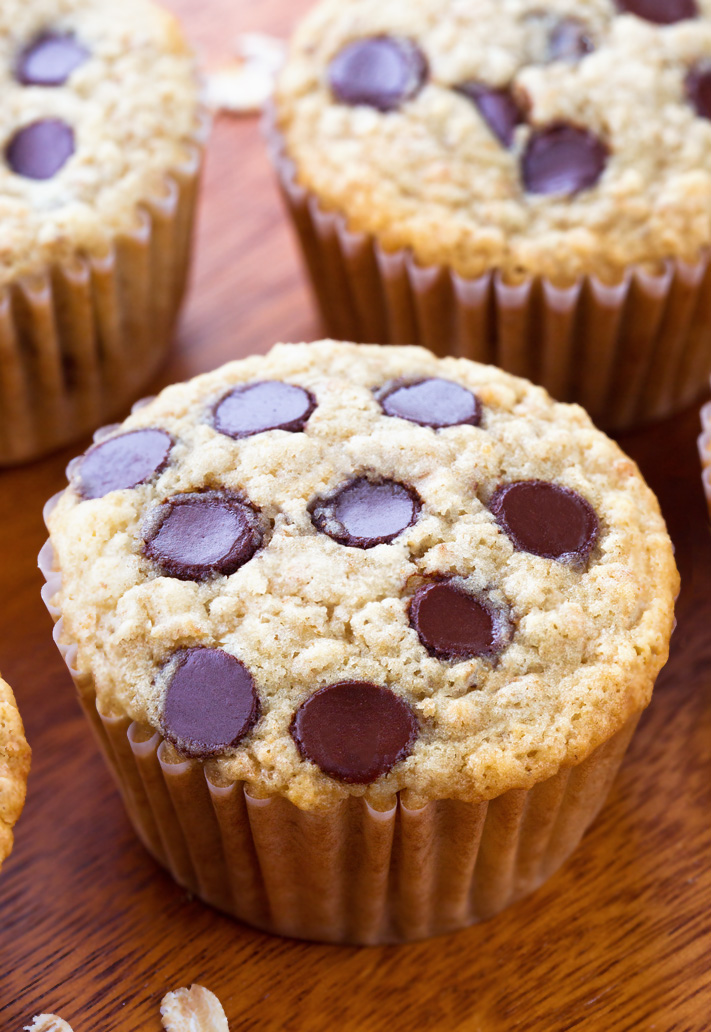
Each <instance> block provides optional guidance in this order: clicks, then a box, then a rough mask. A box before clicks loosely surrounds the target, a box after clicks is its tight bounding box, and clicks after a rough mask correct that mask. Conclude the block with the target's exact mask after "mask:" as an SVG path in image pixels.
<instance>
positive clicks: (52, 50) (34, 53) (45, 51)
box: [15, 32, 89, 86]
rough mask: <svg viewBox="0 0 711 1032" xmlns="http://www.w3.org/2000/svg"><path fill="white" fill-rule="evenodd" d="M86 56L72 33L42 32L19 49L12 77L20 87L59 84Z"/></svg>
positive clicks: (84, 48)
mask: <svg viewBox="0 0 711 1032" xmlns="http://www.w3.org/2000/svg"><path fill="white" fill-rule="evenodd" d="M88 57H89V51H88V50H87V49H86V47H83V46H82V45H81V43H79V42H78V40H76V39H75V38H74V36H67V35H60V34H59V33H58V32H45V33H43V34H42V35H41V36H38V37H37V39H35V40H34V42H32V43H30V45H29V46H28V47H26V48H25V49H24V50H23V51H22V53H21V54H20V57H19V59H18V62H17V68H16V70H15V76H16V78H17V80H18V82H21V83H22V85H23V86H62V85H63V83H65V82H66V81H67V79H68V78H69V76H70V75H71V74H72V72H73V71H74V70H75V69H76V68H78V67H79V65H82V64H84V62H85V61H86V59H87V58H88Z"/></svg>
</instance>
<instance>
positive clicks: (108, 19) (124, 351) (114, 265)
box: [0, 0, 204, 464]
mask: <svg viewBox="0 0 711 1032" xmlns="http://www.w3.org/2000/svg"><path fill="white" fill-rule="evenodd" d="M0 82H1V83H2V90H3V100H4V103H3V109H2V113H1V114H0V215H1V217H2V226H3V230H2V238H1V239H0V464H9V463H14V462H19V461H23V460H26V459H29V458H33V457H35V456H37V455H39V454H41V453H42V452H45V451H49V450H50V449H52V448H56V447H58V446H60V445H62V444H64V443H66V442H67V441H68V440H71V439H72V438H73V437H77V436H79V435H81V434H83V433H86V432H87V431H89V430H93V429H95V427H96V426H97V425H98V424H99V423H100V422H101V421H102V420H103V421H105V420H106V418H107V417H108V416H111V415H113V414H115V413H116V412H117V411H119V412H120V411H125V408H126V406H127V405H128V403H129V402H130V401H131V400H133V398H135V396H136V394H137V393H138V392H139V391H140V390H141V388H142V387H143V386H144V385H145V382H146V380H147V379H148V378H149V377H150V376H151V375H152V373H153V372H154V371H155V369H156V368H157V366H158V364H159V362H160V361H161V359H162V358H163V356H164V354H165V351H166V348H167V345H168V343H169V339H170V335H171V331H172V328H173V324H174V321H175V317H176V313H177V310H178V307H179V303H180V299H181V297H182V294H183V290H184V286H185V278H186V273H187V267H188V258H189V251H190V236H191V225H192V216H193V208H194V200H195V192H196V187H197V177H198V171H199V166H200V148H201V141H202V138H203V136H204V120H203V116H202V114H201V112H200V107H199V96H198V91H199V84H198V80H197V75H196V70H195V64H194V59H193V56H192V54H191V52H190V50H189V48H188V46H187V44H186V42H185V40H184V39H183V36H182V34H181V31H180V29H179V27H178V25H177V23H176V21H175V20H174V18H173V17H172V16H171V15H169V14H168V13H167V12H165V11H163V10H161V9H160V8H158V7H156V6H154V5H153V4H151V3H149V2H147V0H126V2H125V3H121V4H120V5H118V6H117V5H116V4H113V3H109V2H108V0H61V2H49V0H8V2H7V3H4V4H3V5H2V10H1V11H0Z"/></svg>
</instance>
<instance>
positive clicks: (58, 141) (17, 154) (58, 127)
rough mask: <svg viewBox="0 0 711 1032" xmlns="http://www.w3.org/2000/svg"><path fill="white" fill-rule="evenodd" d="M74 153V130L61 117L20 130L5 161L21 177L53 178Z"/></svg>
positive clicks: (43, 120)
mask: <svg viewBox="0 0 711 1032" xmlns="http://www.w3.org/2000/svg"><path fill="white" fill-rule="evenodd" d="M73 153H74V130H73V129H71V127H70V126H68V125H67V123H66V122H62V120H61V119H59V118H44V119H42V120H40V121H39V122H32V123H31V124H30V125H26V126H25V127H24V129H18V131H17V132H16V133H15V135H14V136H13V137H12V139H11V140H10V142H9V143H8V145H7V147H6V148H5V160H6V161H7V163H8V165H9V166H10V168H11V169H12V171H13V172H15V173H16V174H17V175H18V176H24V177H25V178H26V179H51V178H52V176H55V175H56V174H57V172H59V170H60V169H61V168H62V166H63V165H65V164H66V162H67V161H68V160H69V158H71V156H72V154H73Z"/></svg>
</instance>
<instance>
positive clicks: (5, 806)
mask: <svg viewBox="0 0 711 1032" xmlns="http://www.w3.org/2000/svg"><path fill="white" fill-rule="evenodd" d="M30 755H31V753H30V747H29V745H28V744H27V741H26V740H25V732H24V729H23V727H22V719H21V718H20V714H19V712H18V709H17V704H16V703H15V697H14V695H13V694H12V690H11V688H10V686H9V685H8V684H7V683H6V682H5V681H3V679H2V678H1V677H0V865H2V862H3V860H6V859H7V857H8V856H9V855H10V852H11V850H12V841H13V836H12V829H13V827H14V826H15V822H16V821H17V819H18V817H19V816H20V814H21V813H22V808H23V806H24V805H25V793H26V791H27V776H28V774H29V772H30Z"/></svg>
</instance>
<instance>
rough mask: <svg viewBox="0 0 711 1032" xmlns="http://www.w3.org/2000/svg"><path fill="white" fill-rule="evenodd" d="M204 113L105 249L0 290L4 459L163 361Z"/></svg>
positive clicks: (37, 444)
mask: <svg viewBox="0 0 711 1032" xmlns="http://www.w3.org/2000/svg"><path fill="white" fill-rule="evenodd" d="M207 132H208V120H207V116H201V119H200V125H199V128H198V130H197V131H196V133H195V136H194V139H193V140H192V142H191V144H190V146H189V148H188V157H187V159H186V161H185V162H184V163H183V164H182V165H181V166H179V167H176V168H174V169H172V170H171V171H170V173H169V174H167V175H166V177H165V181H164V188H163V191H162V193H161V195H160V196H155V197H151V198H146V200H145V202H144V203H143V204H141V205H140V206H139V207H138V209H137V212H136V227H135V229H134V230H133V231H132V232H129V233H123V234H120V235H117V236H116V237H115V239H114V240H113V241H112V244H111V246H110V248H109V251H108V253H107V255H106V256H105V257H102V258H96V257H89V256H87V255H83V254H80V253H78V252H77V253H76V254H75V255H73V256H72V258H71V259H70V260H69V261H67V262H65V263H63V264H57V265H52V266H48V267H46V268H45V269H43V270H41V271H39V272H37V273H36V274H35V275H33V276H31V277H25V278H22V279H20V280H18V281H16V282H14V283H12V284H11V285H10V286H8V287H6V288H5V289H4V290H2V291H0V466H10V465H14V464H17V463H20V462H26V461H28V460H30V459H34V458H38V457H39V456H41V455H43V454H46V453H47V452H49V451H52V450H54V449H56V448H60V447H62V446H63V445H65V444H68V443H69V442H70V441H72V440H75V439H76V438H79V437H81V436H83V435H84V434H86V433H88V432H90V431H91V430H93V429H94V428H95V427H97V426H98V425H99V424H100V423H102V422H106V421H107V420H108V419H111V418H113V417H114V416H116V415H119V414H120V413H122V412H123V410H124V409H125V408H127V407H128V405H129V403H130V402H131V401H132V400H134V399H135V398H136V396H137V395H138V394H139V393H140V391H141V390H142V388H143V386H144V385H145V384H146V383H147V382H148V380H150V378H151V377H152V376H153V375H154V373H155V372H156V371H157V369H158V368H159V367H160V365H161V363H162V362H163V360H164V358H165V356H166V353H167V350H168V346H169V344H170V341H171V336H172V333H173V329H174V326H175V322H176V319H177V316H178V312H179V309H180V305H181V302H182V300H183V296H184V294H185V289H186V284H187V278H188V273H189V265H190V254H191V241H192V230H193V224H194V216H195V206H196V199H197V193H198V184H199V178H200V171H201V166H202V154H203V147H204V143H205V140H206V138H207Z"/></svg>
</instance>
